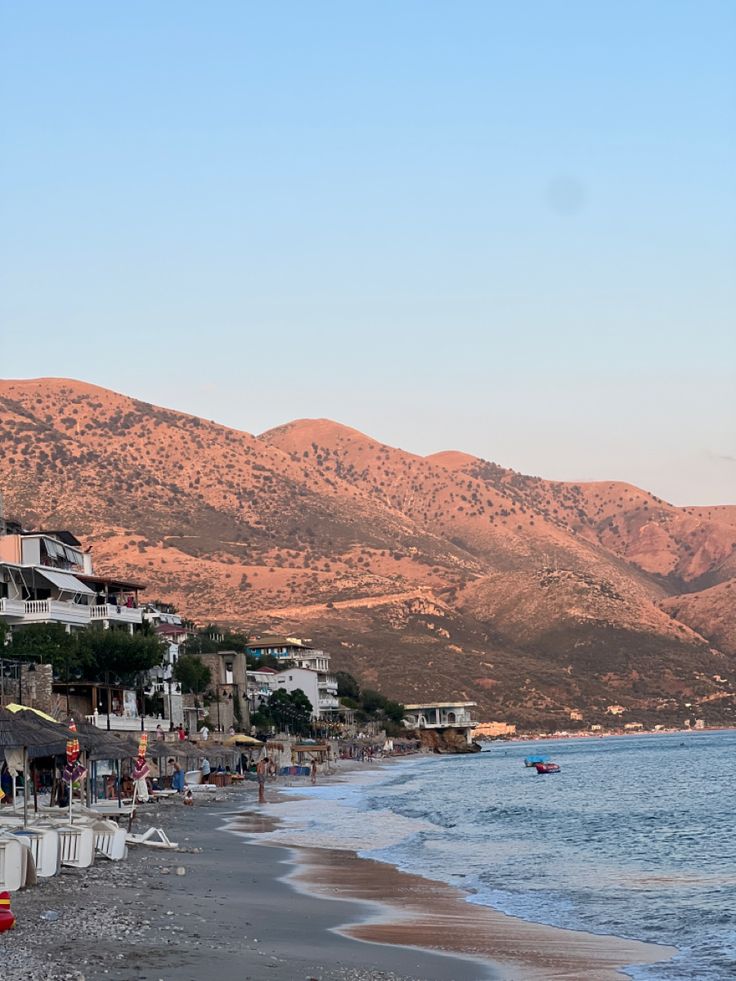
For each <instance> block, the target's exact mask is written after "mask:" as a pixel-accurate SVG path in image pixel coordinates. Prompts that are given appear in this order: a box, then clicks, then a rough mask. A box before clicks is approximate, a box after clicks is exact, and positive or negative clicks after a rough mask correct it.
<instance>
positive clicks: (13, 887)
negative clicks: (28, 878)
mask: <svg viewBox="0 0 736 981" xmlns="http://www.w3.org/2000/svg"><path fill="white" fill-rule="evenodd" d="M25 851H27V849H25V848H24V847H23V845H22V844H21V842H20V841H19V840H18V839H17V838H16V837H15V835H1V836H0V891H2V892H5V891H6V890H7V892H17V891H18V890H19V889H20V888H21V886H22V885H23V882H24V878H25V876H24V873H25V868H24V855H23V853H24V852H25Z"/></svg>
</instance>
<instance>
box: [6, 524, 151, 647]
mask: <svg viewBox="0 0 736 981" xmlns="http://www.w3.org/2000/svg"><path fill="white" fill-rule="evenodd" d="M143 588H144V587H143V586H142V585H141V584H140V583H134V582H127V581H124V580H121V579H117V578H115V577H111V576H98V575H95V572H94V568H93V565H92V554H91V551H90V549H83V548H82V545H81V543H80V542H79V541H78V539H76V538H75V537H74V535H72V534H71V533H70V532H68V531H41V532H28V531H24V530H23V529H22V528H21V527H20V526H19V525H17V524H14V523H11V522H6V524H5V534H0V619H2V620H3V621H4V622H5V623H6V624H7V625H8V626H10V628H11V630H13V631H14V630H16V629H22V628H23V627H24V626H25V625H26V624H30V623H59V624H61V625H62V626H63V627H64V628H65V629H66V630H67V631H71V630H78V629H83V628H85V627H89V626H91V625H92V624H101V625H102V626H103V627H106V628H107V627H111V626H119V627H124V628H126V629H127V630H129V631H130V632H131V633H132V632H133V631H134V630H135V629H136V627H139V626H140V625H141V623H142V622H143V615H142V611H141V609H140V606H139V603H138V593H139V591H140V590H142V589H143Z"/></svg>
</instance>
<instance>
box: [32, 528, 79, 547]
mask: <svg viewBox="0 0 736 981" xmlns="http://www.w3.org/2000/svg"><path fill="white" fill-rule="evenodd" d="M28 534H31V535H48V536H49V537H51V538H58V539H59V541H60V542H63V543H64V544H65V545H73V546H74V547H75V548H81V545H82V543H81V542H80V541H79V539H78V538H75V536H74V535H72V533H71V532H70V531H48V530H47V529H46V528H44V529H43V531H38V532H29V533H28Z"/></svg>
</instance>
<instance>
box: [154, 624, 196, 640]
mask: <svg viewBox="0 0 736 981" xmlns="http://www.w3.org/2000/svg"><path fill="white" fill-rule="evenodd" d="M154 629H155V630H156V633H157V634H167V635H169V636H177V637H178V636H179V634H186V633H189V631H188V630H187V628H186V627H185V626H184V624H180V625H179V626H178V627H177V626H175V625H174V624H173V623H157V624H156V627H155V628H154Z"/></svg>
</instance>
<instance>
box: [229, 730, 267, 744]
mask: <svg viewBox="0 0 736 981" xmlns="http://www.w3.org/2000/svg"><path fill="white" fill-rule="evenodd" d="M222 745H223V746H262V745H263V743H262V742H261V740H260V739H254V738H253V736H246V734H245V733H244V732H236V733H235V735H234V736H228V738H227V739H226V740H225V741H224V742H223V744H222Z"/></svg>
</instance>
